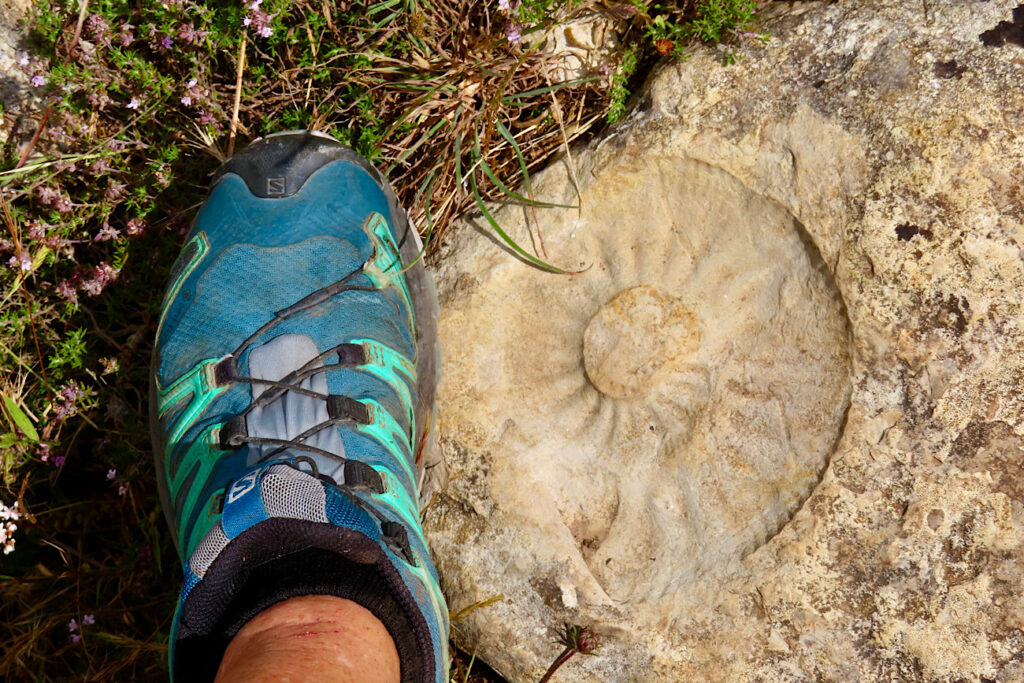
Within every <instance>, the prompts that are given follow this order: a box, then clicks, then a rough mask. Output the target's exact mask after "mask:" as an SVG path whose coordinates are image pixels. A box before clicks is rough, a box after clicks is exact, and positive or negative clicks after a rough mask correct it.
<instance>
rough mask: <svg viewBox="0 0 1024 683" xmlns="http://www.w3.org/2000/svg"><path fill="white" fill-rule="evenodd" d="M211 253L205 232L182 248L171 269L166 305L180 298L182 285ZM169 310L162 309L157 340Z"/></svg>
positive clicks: (165, 299) (165, 298)
mask: <svg viewBox="0 0 1024 683" xmlns="http://www.w3.org/2000/svg"><path fill="white" fill-rule="evenodd" d="M209 252H210V240H208V239H207V238H206V233H205V232H199V233H197V234H196V236H195V237H193V238H192V239H190V240H189V241H188V242H186V243H185V246H184V247H182V248H181V254H180V255H179V256H178V260H177V261H175V263H174V268H172V269H171V286H170V287H169V288H168V289H167V294H165V295H164V302H165V303H166V302H167V301H171V300H173V299H174V298H175V297H176V296H178V293H179V292H180V291H181V286H182V284H184V282H185V280H186V279H187V278H188V276H189V275H191V274H192V271H193V270H195V269H196V266H198V265H199V262H200V261H202V260H203V259H204V258H206V255H207V254H208V253H209ZM167 310H168V309H167V306H166V305H164V306H163V307H162V308H161V309H160V321H159V322H158V323H157V325H156V336H157V338H159V337H160V330H161V329H163V326H164V318H166V317H167Z"/></svg>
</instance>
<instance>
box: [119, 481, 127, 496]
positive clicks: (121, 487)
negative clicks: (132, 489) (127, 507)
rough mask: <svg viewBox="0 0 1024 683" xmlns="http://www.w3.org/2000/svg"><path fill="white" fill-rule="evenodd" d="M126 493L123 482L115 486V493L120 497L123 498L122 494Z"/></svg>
mask: <svg viewBox="0 0 1024 683" xmlns="http://www.w3.org/2000/svg"><path fill="white" fill-rule="evenodd" d="M126 493H128V489H127V488H126V487H125V485H124V484H121V485H120V486H118V487H117V495H119V496H121V497H122V498H124V495H125V494H126Z"/></svg>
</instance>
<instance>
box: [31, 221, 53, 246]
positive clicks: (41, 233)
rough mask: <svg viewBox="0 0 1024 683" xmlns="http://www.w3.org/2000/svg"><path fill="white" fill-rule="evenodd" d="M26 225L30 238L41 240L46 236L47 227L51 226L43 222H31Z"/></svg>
mask: <svg viewBox="0 0 1024 683" xmlns="http://www.w3.org/2000/svg"><path fill="white" fill-rule="evenodd" d="M26 227H27V228H28V236H29V238H30V239H34V240H35V241H37V242H39V241H41V240H42V239H43V238H44V237H46V228H48V227H50V226H48V225H43V224H41V223H29V224H28V225H27V226H26Z"/></svg>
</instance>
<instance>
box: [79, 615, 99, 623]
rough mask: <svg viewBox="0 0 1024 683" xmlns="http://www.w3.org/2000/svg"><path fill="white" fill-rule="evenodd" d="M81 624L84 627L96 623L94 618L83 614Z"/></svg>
mask: <svg viewBox="0 0 1024 683" xmlns="http://www.w3.org/2000/svg"><path fill="white" fill-rule="evenodd" d="M82 623H83V624H84V625H85V626H92V625H93V624H95V623H96V617H95V616H94V615H92V614H85V615H83V616H82Z"/></svg>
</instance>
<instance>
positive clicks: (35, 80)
mask: <svg viewBox="0 0 1024 683" xmlns="http://www.w3.org/2000/svg"><path fill="white" fill-rule="evenodd" d="M29 83H31V84H32V85H34V86H35V87H37V88H41V87H43V86H44V85H46V79H45V78H43V76H42V74H36V75H35V76H33V77H32V78H30V79H29Z"/></svg>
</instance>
